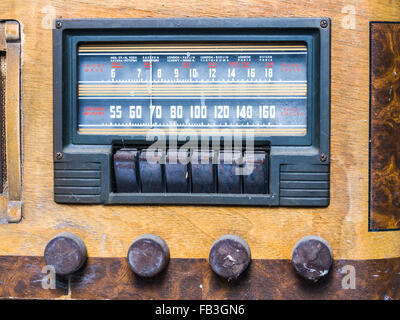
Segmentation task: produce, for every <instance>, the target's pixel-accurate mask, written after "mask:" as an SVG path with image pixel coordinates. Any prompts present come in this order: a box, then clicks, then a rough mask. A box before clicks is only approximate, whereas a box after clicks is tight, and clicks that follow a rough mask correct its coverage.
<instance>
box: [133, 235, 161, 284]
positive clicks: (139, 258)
mask: <svg viewBox="0 0 400 320" xmlns="http://www.w3.org/2000/svg"><path fill="white" fill-rule="evenodd" d="M127 258H128V263H129V266H130V267H131V269H132V271H133V272H134V273H136V274H137V275H138V276H141V277H154V276H155V275H157V274H159V273H160V272H161V271H163V270H164V269H165V267H166V266H167V264H168V262H169V248H168V245H167V243H166V242H165V241H164V240H163V239H161V238H160V237H159V236H156V235H154V234H145V235H142V236H140V237H138V238H136V239H135V240H134V241H133V242H132V244H131V245H130V247H129V250H128V257H127Z"/></svg>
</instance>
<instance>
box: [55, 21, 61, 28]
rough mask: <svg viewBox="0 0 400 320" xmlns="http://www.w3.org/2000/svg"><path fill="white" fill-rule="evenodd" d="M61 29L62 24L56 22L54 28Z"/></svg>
mask: <svg viewBox="0 0 400 320" xmlns="http://www.w3.org/2000/svg"><path fill="white" fill-rule="evenodd" d="M61 27H62V22H61V21H57V22H56V28H57V29H60V28H61Z"/></svg>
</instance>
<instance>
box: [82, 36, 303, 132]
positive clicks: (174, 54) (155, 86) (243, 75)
mask: <svg viewBox="0 0 400 320" xmlns="http://www.w3.org/2000/svg"><path fill="white" fill-rule="evenodd" d="M180 129H190V130H193V131H201V132H202V134H206V135H209V136H215V135H217V136H218V135H222V134H224V132H228V131H231V132H238V131H239V132H242V133H243V134H244V133H245V132H248V131H251V132H253V133H254V134H255V135H256V136H262V137H269V136H305V135H306V134H307V46H306V44H304V43H284V44H282V43H197V44H196V43H195V44H181V43H180V44H171V43H168V44H160V43H149V44H132V43H126V44H85V45H80V46H79V48H78V132H79V134H94V135H123V136H125V135H136V134H144V135H145V134H146V132H148V131H149V130H165V132H166V133H167V134H168V133H171V132H172V131H174V130H175V131H177V132H179V130H180Z"/></svg>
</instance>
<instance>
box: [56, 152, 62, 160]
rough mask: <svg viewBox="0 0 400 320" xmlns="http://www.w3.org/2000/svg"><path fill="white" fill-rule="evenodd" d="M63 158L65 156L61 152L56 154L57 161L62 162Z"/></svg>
mask: <svg viewBox="0 0 400 320" xmlns="http://www.w3.org/2000/svg"><path fill="white" fill-rule="evenodd" d="M62 157H63V154H62V153H61V152H57V153H56V159H57V160H61V159H62Z"/></svg>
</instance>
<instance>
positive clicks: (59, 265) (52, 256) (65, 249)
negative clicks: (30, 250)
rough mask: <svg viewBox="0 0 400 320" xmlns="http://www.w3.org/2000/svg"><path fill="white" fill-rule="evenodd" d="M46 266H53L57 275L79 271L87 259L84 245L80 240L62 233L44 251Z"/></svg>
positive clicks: (67, 233)
mask: <svg viewBox="0 0 400 320" xmlns="http://www.w3.org/2000/svg"><path fill="white" fill-rule="evenodd" d="M44 259H45V260H46V264H47V265H52V266H54V269H55V271H56V273H57V274H59V275H64V276H65V275H68V274H71V273H73V272H75V271H77V270H79V269H80V268H81V267H82V266H83V264H84V263H85V261H86V259H87V250H86V245H85V243H84V242H83V240H82V239H81V238H79V237H78V236H77V235H75V234H73V233H70V232H63V233H60V234H58V235H56V236H55V237H54V238H52V239H51V240H50V241H49V242H48V243H47V245H46V248H45V250H44Z"/></svg>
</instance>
